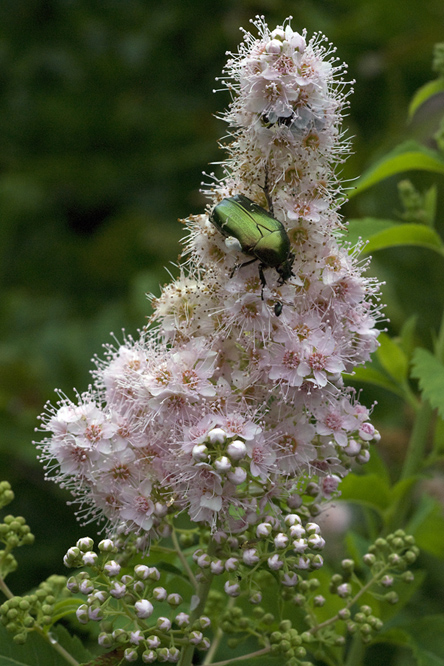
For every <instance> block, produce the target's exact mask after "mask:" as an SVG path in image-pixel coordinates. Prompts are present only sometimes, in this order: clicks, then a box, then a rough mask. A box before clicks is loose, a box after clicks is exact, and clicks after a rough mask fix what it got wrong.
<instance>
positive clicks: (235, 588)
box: [224, 580, 240, 597]
mask: <svg viewBox="0 0 444 666" xmlns="http://www.w3.org/2000/svg"><path fill="white" fill-rule="evenodd" d="M224 590H225V593H226V594H228V596H229V597H238V596H239V594H240V586H239V583H233V582H232V581H229V580H227V581H226V583H225V585H224Z"/></svg>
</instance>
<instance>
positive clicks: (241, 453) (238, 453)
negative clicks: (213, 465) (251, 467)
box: [227, 439, 247, 461]
mask: <svg viewBox="0 0 444 666" xmlns="http://www.w3.org/2000/svg"><path fill="white" fill-rule="evenodd" d="M227 453H228V455H229V456H230V458H231V460H236V461H238V460H242V459H243V458H245V456H246V453H247V447H246V446H245V443H244V442H242V441H241V440H240V439H235V440H234V441H233V442H230V443H229V444H228V447H227Z"/></svg>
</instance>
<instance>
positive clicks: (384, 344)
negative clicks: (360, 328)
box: [376, 332, 409, 384]
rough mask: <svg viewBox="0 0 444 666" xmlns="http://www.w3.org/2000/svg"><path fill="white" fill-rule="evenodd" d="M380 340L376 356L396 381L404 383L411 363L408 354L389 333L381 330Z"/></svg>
mask: <svg viewBox="0 0 444 666" xmlns="http://www.w3.org/2000/svg"><path fill="white" fill-rule="evenodd" d="M378 340H379V347H378V349H377V350H376V356H377V358H378V360H379V362H380V363H381V365H382V367H383V368H384V370H385V371H386V372H387V374H388V375H390V377H392V379H394V380H395V382H396V383H398V384H402V383H403V382H405V381H406V379H407V377H408V370H409V364H408V359H407V356H406V355H405V353H404V351H403V350H402V349H401V347H400V346H399V345H398V344H397V343H396V342H395V341H394V340H393V339H392V338H390V337H389V336H388V335H387V333H383V332H381V333H380V334H379V337H378Z"/></svg>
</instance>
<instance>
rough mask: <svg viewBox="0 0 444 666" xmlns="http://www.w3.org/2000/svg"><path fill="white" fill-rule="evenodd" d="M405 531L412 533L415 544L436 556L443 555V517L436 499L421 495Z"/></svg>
mask: <svg viewBox="0 0 444 666" xmlns="http://www.w3.org/2000/svg"><path fill="white" fill-rule="evenodd" d="M406 531H407V532H409V533H410V534H413V536H414V537H415V540H416V544H417V546H418V547H419V548H420V549H421V550H425V551H427V552H428V553H431V554H432V555H435V556H436V557H440V558H442V557H444V517H443V515H442V507H441V506H440V504H438V502H437V501H436V500H434V499H433V498H432V497H428V496H427V495H423V496H422V497H421V499H420V501H419V507H418V509H417V510H416V511H415V514H414V516H413V518H412V519H411V521H410V523H409V524H408V526H407V528H406Z"/></svg>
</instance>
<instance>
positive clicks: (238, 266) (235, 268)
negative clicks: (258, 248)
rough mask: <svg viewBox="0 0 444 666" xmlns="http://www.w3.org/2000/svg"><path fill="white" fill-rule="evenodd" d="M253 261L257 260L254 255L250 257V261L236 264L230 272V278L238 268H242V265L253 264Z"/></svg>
mask: <svg viewBox="0 0 444 666" xmlns="http://www.w3.org/2000/svg"><path fill="white" fill-rule="evenodd" d="M255 261H257V257H255V258H254V259H250V261H246V262H245V263H243V264H236V265H235V266H234V268H233V270H232V271H231V273H230V278H232V277H233V275H234V274H235V272H236V271H237V270H238V269H239V268H243V267H244V266H249V265H250V264H253V263H254V262H255Z"/></svg>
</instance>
